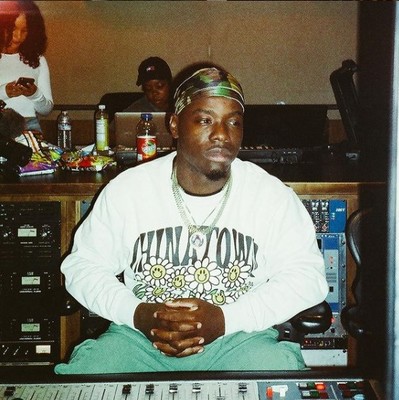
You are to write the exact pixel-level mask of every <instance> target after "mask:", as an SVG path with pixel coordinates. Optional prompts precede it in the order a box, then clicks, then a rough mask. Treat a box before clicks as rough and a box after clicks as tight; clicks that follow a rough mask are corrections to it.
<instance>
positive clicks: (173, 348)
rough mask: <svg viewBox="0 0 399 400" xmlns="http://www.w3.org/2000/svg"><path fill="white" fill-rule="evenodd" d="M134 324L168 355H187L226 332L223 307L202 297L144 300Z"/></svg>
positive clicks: (199, 349) (135, 316)
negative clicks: (156, 300)
mask: <svg viewBox="0 0 399 400" xmlns="http://www.w3.org/2000/svg"><path fill="white" fill-rule="evenodd" d="M134 325H135V327H136V328H137V329H139V330H140V331H141V332H142V333H144V335H146V336H147V338H148V339H149V340H150V341H151V342H152V343H153V345H154V347H156V348H157V349H158V350H159V351H161V352H162V353H163V354H165V355H167V356H172V357H186V356H189V355H192V354H197V353H199V352H201V351H203V350H204V345H205V344H208V343H211V342H213V341H214V340H215V339H217V338H218V337H219V336H222V335H224V329H225V328H224V316H223V311H222V309H221V308H220V307H217V306H215V305H213V304H211V303H208V302H206V301H204V300H200V299H177V300H171V301H167V302H165V303H161V304H158V303H155V304H153V303H141V304H140V305H139V306H138V307H137V309H136V312H135V315H134Z"/></svg>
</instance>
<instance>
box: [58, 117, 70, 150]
mask: <svg viewBox="0 0 399 400" xmlns="http://www.w3.org/2000/svg"><path fill="white" fill-rule="evenodd" d="M57 126H58V135H57V145H58V147H60V148H61V149H63V150H72V123H71V117H70V116H69V114H68V111H61V113H60V115H59V116H58V118H57Z"/></svg>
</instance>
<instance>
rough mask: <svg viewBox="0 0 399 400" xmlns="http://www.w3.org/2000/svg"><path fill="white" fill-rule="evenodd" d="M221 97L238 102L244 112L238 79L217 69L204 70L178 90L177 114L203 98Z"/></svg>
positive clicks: (184, 82) (195, 74)
mask: <svg viewBox="0 0 399 400" xmlns="http://www.w3.org/2000/svg"><path fill="white" fill-rule="evenodd" d="M202 96H206V97H211V96H219V97H226V98H228V99H233V100H236V101H237V102H238V103H240V105H241V107H242V110H243V111H244V94H243V91H242V88H241V85H240V84H239V83H238V81H237V79H236V78H234V76H232V75H231V74H229V73H228V72H226V71H223V70H219V69H217V68H214V67H212V68H203V69H200V70H198V71H196V72H194V74H193V75H191V76H190V77H189V78H187V79H186V80H185V81H183V82H182V83H181V84H180V85H179V87H178V88H177V89H176V92H175V96H174V100H175V113H176V114H180V112H181V111H182V110H183V109H184V108H185V107H187V106H188V105H189V104H190V103H191V102H192V101H194V100H196V99H198V98H200V97H202Z"/></svg>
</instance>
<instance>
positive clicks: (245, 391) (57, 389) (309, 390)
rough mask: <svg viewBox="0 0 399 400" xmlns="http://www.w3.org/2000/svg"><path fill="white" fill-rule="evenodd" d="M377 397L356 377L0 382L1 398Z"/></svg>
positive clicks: (232, 399)
mask: <svg viewBox="0 0 399 400" xmlns="http://www.w3.org/2000/svg"><path fill="white" fill-rule="evenodd" d="M133 399H134V400H277V399H284V400H299V399H340V400H344V399H352V400H361V399H362V400H363V399H367V400H369V399H376V397H375V396H374V394H372V391H371V388H370V386H369V384H368V382H365V381H356V380H343V381H336V380H334V381H332V380H320V381H308V380H306V381H305V380H300V381H298V380H283V381H279V380H268V381H266V380H265V381H255V380H248V381H231V380H227V381H217V380H212V381H176V382H153V383H149V382H101V383H99V382H95V383H58V384H56V383H51V384H22V385H0V400H133Z"/></svg>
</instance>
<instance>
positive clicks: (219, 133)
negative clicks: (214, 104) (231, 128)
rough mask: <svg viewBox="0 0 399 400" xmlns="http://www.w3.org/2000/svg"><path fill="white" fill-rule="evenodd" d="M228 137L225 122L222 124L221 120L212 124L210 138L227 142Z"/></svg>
mask: <svg viewBox="0 0 399 400" xmlns="http://www.w3.org/2000/svg"><path fill="white" fill-rule="evenodd" d="M229 138H230V136H229V132H228V129H227V126H226V124H224V123H223V122H218V123H216V124H214V128H213V130H212V134H211V140H213V141H219V142H227V141H228V140H229Z"/></svg>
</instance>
